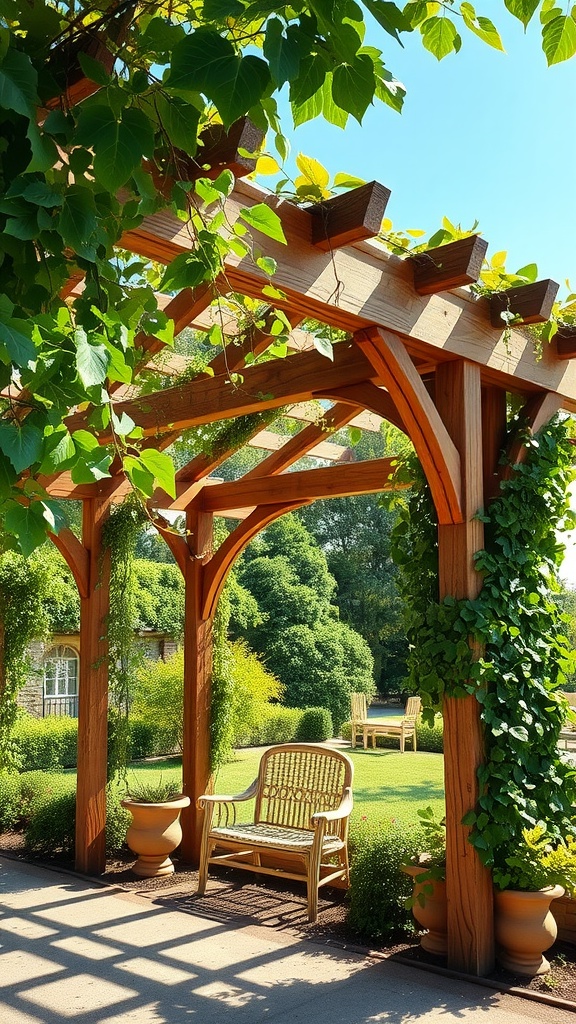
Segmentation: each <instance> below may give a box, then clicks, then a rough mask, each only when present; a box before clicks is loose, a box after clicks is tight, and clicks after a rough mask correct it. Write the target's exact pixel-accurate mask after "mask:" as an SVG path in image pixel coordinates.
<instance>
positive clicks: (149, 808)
mask: <svg viewBox="0 0 576 1024" xmlns="http://www.w3.org/2000/svg"><path fill="white" fill-rule="evenodd" d="M121 803H122V807H125V808H126V809H127V810H128V811H130V813H131V815H132V824H131V825H130V828H129V829H128V832H127V833H126V842H127V843H128V846H129V847H130V849H131V850H132V852H133V853H135V854H137V856H138V860H137V861H136V863H135V865H134V867H133V869H132V870H133V871H134V874H135V875H138V876H139V877H140V878H155V877H156V876H157V875H171V874H172V872H173V871H174V865H173V863H172V861H171V860H170V857H169V854H171V853H173V851H174V850H175V849H176V847H177V846H179V845H180V843H181V842H182V828H181V825H180V811H181V810H182V808H183V807H188V805H189V803H190V797H189V796H181V797H178V799H176V800H167V801H166V802H165V803H159V804H145V803H139V801H137V800H131V799H130V798H129V797H127V798H126V800H122V801H121Z"/></svg>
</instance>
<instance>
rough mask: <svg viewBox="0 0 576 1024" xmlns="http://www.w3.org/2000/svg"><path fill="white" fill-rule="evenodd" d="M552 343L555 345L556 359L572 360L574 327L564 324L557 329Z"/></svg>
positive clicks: (575, 346)
mask: <svg viewBox="0 0 576 1024" xmlns="http://www.w3.org/2000/svg"><path fill="white" fill-rule="evenodd" d="M552 342H553V344H554V343H555V345H556V356H557V358H558V359H573V358H574V356H576V326H568V325H567V324H565V325H564V326H562V327H559V328H558V331H557V333H556V335H555V337H554V338H553V339H552Z"/></svg>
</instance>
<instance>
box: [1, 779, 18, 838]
mask: <svg viewBox="0 0 576 1024" xmlns="http://www.w3.org/2000/svg"><path fill="white" fill-rule="evenodd" d="M20 803H21V785H20V776H19V775H16V773H15V772H0V832H11V831H12V830H13V829H15V828H17V827H18V824H19V821H20Z"/></svg>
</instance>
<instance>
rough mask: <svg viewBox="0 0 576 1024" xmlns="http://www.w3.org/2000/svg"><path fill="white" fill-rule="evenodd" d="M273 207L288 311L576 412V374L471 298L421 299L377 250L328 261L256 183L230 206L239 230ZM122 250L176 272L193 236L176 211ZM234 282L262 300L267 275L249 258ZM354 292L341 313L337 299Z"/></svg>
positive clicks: (362, 246)
mask: <svg viewBox="0 0 576 1024" xmlns="http://www.w3.org/2000/svg"><path fill="white" fill-rule="evenodd" d="M260 202H266V203H267V204H268V205H270V207H271V208H272V209H274V210H276V211H277V212H278V213H279V215H280V216H281V219H282V223H283V227H284V231H285V235H286V238H287V242H288V244H287V245H281V244H280V243H275V242H272V241H271V240H267V242H266V251H267V253H268V254H269V255H270V256H273V257H274V259H276V261H277V263H278V271H277V273H276V274H275V277H274V282H275V285H276V287H278V288H281V289H282V290H283V291H284V292H285V293H286V295H287V300H286V302H287V305H288V306H289V307H290V308H291V309H293V310H295V311H298V312H300V313H301V314H302V315H303V316H311V317H316V318H317V319H319V320H323V321H325V322H328V323H331V324H332V325H333V326H334V327H337V328H341V329H343V330H346V331H350V332H354V331H356V330H358V329H360V328H363V327H368V326H370V325H372V324H380V325H382V326H385V327H387V328H389V329H390V330H392V331H395V332H396V333H399V334H401V335H402V336H404V338H405V339H406V342H407V344H408V346H409V351H410V353H411V354H418V355H420V356H423V357H424V358H426V359H429V360H430V361H437V360H438V359H446V358H450V357H452V356H462V357H463V358H465V359H468V360H470V361H472V362H477V363H478V364H479V365H480V366H482V368H483V381H484V383H496V384H499V385H500V386H504V387H507V388H508V390H510V391H522V390H525V388H526V387H528V388H530V387H532V386H534V387H535V388H536V389H545V390H549V391H559V392H560V393H561V394H562V396H563V398H564V399H565V405H566V407H567V408H575V409H576V367H574V366H573V365H572V363H571V362H570V361H566V360H564V361H561V360H559V359H558V358H557V356H556V354H555V352H554V351H552V346H546V347H545V348H546V351H545V352H544V353H543V356H542V359H537V358H536V355H535V353H534V347H533V344H532V339H531V338H530V337H529V336H528V335H527V334H526V333H525V332H523V331H522V330H520V329H517V328H514V327H513V328H512V330H511V332H510V336H509V338H508V339H506V338H505V337H504V331H503V329H502V331H501V332H500V333H499V334H495V332H494V331H493V329H492V327H491V325H490V320H489V304H488V301H487V300H485V299H480V300H475V299H474V298H473V297H472V296H471V295H469V294H467V293H465V292H464V291H459V292H455V293H452V292H443V293H442V294H441V295H428V296H419V295H418V294H417V293H416V292H415V291H414V284H413V270H412V267H411V266H410V265H409V264H408V262H407V261H406V260H401V259H399V258H398V257H395V256H392V255H390V254H389V253H387V252H386V251H384V250H383V248H382V247H380V246H378V245H377V244H376V243H375V242H370V241H368V242H359V243H356V244H355V245H354V246H348V247H346V248H344V249H339V250H337V251H335V252H333V253H321V252H320V251H319V250H318V249H317V248H316V247H315V246H314V245H312V241H311V238H310V218H309V215H308V214H307V213H306V211H303V210H300V209H298V208H296V207H293V206H291V205H290V204H289V203H286V202H281V201H280V200H279V199H277V198H276V197H274V196H271V195H270V193H268V192H266V191H265V190H264V189H262V188H259V187H258V186H256V185H254V184H253V183H251V182H246V181H242V182H239V183H237V185H236V188H235V189H234V192H233V193H232V195H231V196H230V197H229V199H228V200H227V201H226V216H227V218H228V219H229V220H230V221H231V222H234V221H235V220H236V219H237V217H238V216H239V212H240V209H241V208H242V207H245V206H251V205H253V204H255V203H260ZM122 244H123V245H125V246H126V247H127V248H130V249H133V251H134V252H138V253H141V254H143V255H145V256H151V257H152V258H154V259H158V260H160V262H169V261H170V260H171V259H173V258H174V257H175V256H176V255H178V253H180V252H183V251H187V250H189V248H190V239H189V237H188V234H187V231H186V226H185V225H183V224H182V222H180V221H178V220H177V218H176V217H174V216H173V215H172V214H170V213H169V212H168V211H162V212H159V213H157V214H154V215H153V216H151V217H147V218H145V220H144V221H143V223H142V224H141V225H140V227H139V228H137V229H135V230H134V231H131V232H129V233H127V235H126V236H125V237H124V239H123V243H122ZM226 276H227V278H228V280H229V281H230V284H231V287H232V288H234V289H236V290H237V291H240V292H243V293H244V294H247V295H251V296H253V297H261V295H262V287H263V286H265V285H266V284H267V278H266V275H265V274H264V273H263V272H262V271H261V270H260V269H259V268H258V267H255V266H254V265H253V264H252V263H251V261H250V260H249V259H248V258H245V259H240V258H239V257H234V256H230V258H229V259H227V262H226ZM338 281H342V282H345V287H344V289H341V290H340V295H339V300H338V305H335V304H334V291H335V288H336V287H337V284H338Z"/></svg>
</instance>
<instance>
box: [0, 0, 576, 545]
mask: <svg viewBox="0 0 576 1024" xmlns="http://www.w3.org/2000/svg"><path fill="white" fill-rule="evenodd" d="M492 6H494V5H492ZM504 6H505V7H506V8H507V9H508V11H509V12H510V13H511V14H512V15H514V16H515V17H516V18H519V19H520V20H521V21H522V22H523V24H524V25H527V24H528V22H529V21H530V19H531V18H532V17H535V16H536V15H537V14H539V15H540V18H541V21H542V38H543V47H544V51H545V53H546V56H547V59H548V61H549V63H551V64H552V63H556V62H558V61H560V60H565V59H567V58H568V57H571V56H572V55H573V54H574V52H575V50H576V21H575V20H574V10H572V12H568V13H566V12H565V11H564V10H561V9H560V8H557V7H555V6H554V4H553V3H552V2H551V0H505V4H504ZM366 19H368V20H371V21H372V22H375V23H376V25H377V27H378V28H377V32H378V38H379V39H381V40H382V45H383V46H386V47H388V46H392V45H394V46H395V45H397V44H401V45H404V40H405V39H406V38H407V37H408V36H409V34H410V33H416V34H418V35H419V36H420V38H421V41H422V43H423V45H424V46H425V47H426V48H427V49H428V50H430V51H431V52H432V53H433V54H434V55H435V56H436V57H437V58H438V59H441V58H442V57H444V56H446V55H447V54H449V53H451V52H457V51H458V50H459V49H460V46H461V41H462V40H461V34H462V33H463V32H471V33H473V34H474V35H476V36H478V37H480V39H482V40H483V41H484V42H485V43H487V44H488V45H490V46H493V47H495V48H496V49H502V43H501V40H500V36H499V34H498V31H497V29H496V28H495V26H494V25H493V23H492V22H491V21H490V20H489V19H488V18H487V17H486V16H485V15H484V14H483V13H481V12H476V10H475V8H474V7H473V6H472V5H471V4H470V3H467V2H464V3H456V2H452V0H446V2H444V3H442V4H441V3H429V2H423V0H410V2H408V3H406V4H405V6H404V7H403V8H401V7H400V6H399V5H397V4H395V3H392V2H389V0H362V2H361V3H356V2H355V0H305V2H304V0H302V2H300V0H296V2H293V3H291V4H281V5H272V4H269V3H267V2H266V0H203V2H202V0H182V2H173V0H158V2H154V0H152V2H146V3H139V2H137V0H119V2H117V3H114V4H111V3H110V2H109V0H99V2H95V3H94V2H88V0H27V2H26V3H21V2H19V0H0V266H1V282H2V283H1V285H0V394H1V398H0V402H1V403H2V405H1V408H0V413H1V414H2V421H1V422H0V518H1V520H2V522H3V525H4V528H5V530H6V531H7V532H8V534H9V535H10V536H11V537H12V538H13V541H12V542H13V544H14V545H19V547H20V548H21V550H22V551H23V552H24V553H25V554H28V553H30V552H31V551H32V550H33V549H34V548H35V547H37V546H38V545H39V544H40V543H41V542H42V540H43V538H44V537H45V535H46V533H47V532H49V531H51V532H57V531H58V530H59V529H60V528H61V526H62V523H63V519H62V515H61V512H60V511H59V508H58V506H57V505H56V503H55V502H53V501H52V500H51V499H50V496H49V494H48V492H47V490H46V489H45V486H46V479H47V478H49V477H50V476H52V475H54V474H59V473H62V472H69V473H70V474H71V478H72V481H73V483H74V484H78V485H81V484H90V483H92V482H95V481H99V480H102V479H103V478H106V477H107V476H109V475H110V473H111V469H112V467H113V465H114V467H115V472H116V471H117V467H118V466H119V465H121V466H122V468H123V470H124V472H125V473H126V474H127V475H128V477H129V478H130V481H131V483H132V485H133V487H134V488H135V490H136V491H138V492H140V493H141V494H143V495H145V496H149V495H150V494H152V493H153V491H154V489H155V488H156V487H157V486H160V487H162V488H164V490H165V491H167V492H168V493H169V494H173V493H174V468H173V463H172V460H171V458H170V457H169V455H167V454H166V452H164V451H162V450H161V449H162V448H163V447H164V445H163V444H162V443H159V444H158V445H157V447H156V448H154V447H150V446H146V445H145V444H144V443H143V441H142V438H141V436H140V433H139V430H138V429H137V428H136V427H135V426H134V423H133V422H132V420H131V419H130V418H129V417H128V416H126V415H123V416H122V417H117V416H116V415H115V413H114V410H113V406H112V401H111V399H112V395H113V393H114V391H115V390H116V389H117V388H118V387H120V386H127V385H130V384H131V382H132V381H133V378H134V375H135V372H136V370H137V368H138V366H139V363H140V356H139V352H138V346H139V344H140V342H141V339H142V337H143V335H144V336H154V337H155V338H157V339H158V341H159V342H160V343H161V344H163V345H170V344H172V340H173V322H172V321H171V320H169V319H167V317H166V315H165V314H164V313H163V312H162V311H161V310H159V309H158V305H157V301H156V297H155V289H156V288H157V287H162V288H164V289H165V290H167V291H171V292H175V291H178V290H179V289H181V288H184V287H194V286H196V285H199V284H202V283H203V282H210V281H214V280H216V279H217V278H218V275H219V274H220V272H221V271H222V268H223V265H224V263H225V261H226V258H227V256H228V255H229V253H231V252H233V253H234V255H235V256H236V257H240V258H243V257H247V258H255V259H256V260H257V261H260V263H259V265H260V266H261V267H262V268H263V269H264V270H265V272H266V273H270V274H273V272H274V261H273V260H271V259H270V258H269V257H266V256H265V255H263V254H262V252H261V251H260V250H259V249H258V248H257V247H255V246H257V245H260V244H261V242H262V240H263V239H264V240H265V239H266V238H273V239H276V240H277V241H280V242H281V241H282V240H283V235H282V228H281V224H280V221H279V219H278V218H277V217H276V216H275V214H274V213H273V211H271V210H269V209H268V208H267V207H266V206H264V205H263V204H261V205H260V206H258V205H257V206H253V207H252V208H251V209H250V210H247V211H244V213H243V214H242V215H241V220H240V222H239V223H238V224H237V225H236V226H234V227H230V226H227V223H226V220H225V217H224V215H223V212H222V209H221V208H222V206H223V204H224V201H225V199H226V197H227V195H228V194H229V193H230V191H231V190H232V188H233V186H234V179H233V176H232V175H231V174H230V172H229V171H224V172H222V174H220V176H219V177H218V178H217V179H216V180H215V181H209V180H208V179H207V178H202V177H200V178H197V175H198V168H199V166H200V168H201V166H202V147H201V144H200V142H199V138H200V135H201V133H202V132H203V131H204V130H205V129H206V127H207V126H214V125H215V124H218V123H221V124H223V125H224V126H225V127H228V126H230V125H231V124H232V123H233V122H234V121H235V120H236V119H238V118H239V117H241V116H242V115H244V114H249V115H250V118H251V119H252V120H253V121H254V122H255V124H256V125H257V126H258V127H259V128H260V129H261V131H262V132H264V133H266V132H269V133H270V135H271V137H272V138H273V140H274V144H275V147H276V151H277V153H278V155H279V158H280V160H281V161H283V160H285V158H286V155H287V151H288V143H287V140H286V137H285V136H284V134H283V131H282V127H281V125H280V122H279V119H278V112H277V105H276V94H277V93H278V91H279V90H280V89H282V88H283V87H284V86H286V87H287V88H288V90H289V97H290V103H291V108H292V113H293V118H294V122H295V124H300V123H302V122H303V121H307V120H310V119H311V118H314V117H317V116H323V117H324V118H326V119H327V120H329V121H331V122H333V123H334V124H337V125H340V126H341V127H344V126H345V125H346V122H347V120H348V118H349V117H354V118H355V119H356V120H358V121H361V120H362V117H363V115H364V113H365V111H366V109H367V107H368V106H369V105H370V104H372V103H373V102H375V101H376V100H378V101H382V102H384V103H386V104H388V105H389V106H391V107H392V108H393V109H395V110H397V111H399V110H401V107H402V102H403V98H404V89H403V87H402V86H401V85H400V84H399V83H398V82H397V81H396V80H395V79H394V76H393V74H392V72H391V71H390V70H389V68H388V67H387V64H386V60H385V59H384V55H383V52H382V51H381V50H380V49H379V48H378V47H376V46H372V45H366V39H365V32H366ZM386 59H387V58H386ZM193 158H195V159H196V161H197V162H196V165H194V166H193V165H192V164H191V160H192V159H193ZM309 171H310V168H309V167H308V172H309ZM191 178H194V179H197V180H195V183H194V185H191V183H190V179H191ZM339 184H342V185H343V186H344V187H345V182H341V183H339ZM315 187H316V188H317V189H320V190H321V188H322V186H321V185H318V184H316V185H315ZM163 207H169V208H171V209H172V210H173V211H174V212H175V213H176V214H177V216H178V217H180V218H181V220H182V221H183V222H185V223H186V225H187V227H188V232H189V236H190V249H189V250H188V251H187V252H183V253H182V254H181V255H180V256H178V257H177V259H176V260H174V261H173V263H172V264H171V265H170V266H169V267H168V268H167V270H166V272H165V273H164V274H163V275H161V274H160V273H159V272H158V271H157V269H154V267H150V266H149V265H147V264H146V261H144V263H141V262H140V261H133V260H131V258H130V257H129V256H127V255H126V253H125V252H123V250H121V249H120V248H119V246H120V244H121V241H122V237H123V236H124V235H125V233H126V232H127V231H131V230H134V229H135V228H137V227H138V226H139V225H140V223H141V222H142V219H143V218H144V217H145V216H147V215H150V214H152V213H154V212H156V211H157V210H159V209H161V208H163ZM254 238H256V243H255V241H254ZM69 282H72V283H74V282H77V283H79V282H81V287H79V288H78V289H77V290H76V291H75V292H73V293H72V294H70V287H69V284H68V283H69ZM270 292H271V296H272V297H273V296H274V295H275V294H276V295H277V291H276V292H275V290H274V289H271V290H270ZM215 329H217V328H215ZM79 406H80V407H85V408H87V409H88V410H89V416H88V422H87V424H86V426H85V427H84V428H83V429H76V430H75V429H70V427H69V419H68V417H69V413H70V411H71V410H72V409H74V408H77V407H79ZM109 426H111V427H112V433H113V438H114V440H113V443H112V444H110V445H108V446H101V445H100V444H99V443H98V438H97V431H98V430H99V429H100V428H107V427H109ZM23 498H24V500H23Z"/></svg>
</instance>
